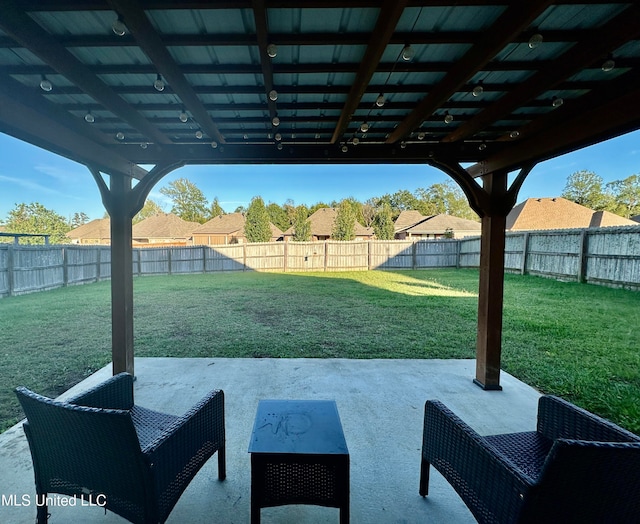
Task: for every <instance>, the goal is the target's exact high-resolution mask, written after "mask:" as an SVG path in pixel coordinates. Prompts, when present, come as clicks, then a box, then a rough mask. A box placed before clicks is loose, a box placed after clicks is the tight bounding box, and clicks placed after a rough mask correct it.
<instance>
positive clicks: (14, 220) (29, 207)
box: [6, 202, 71, 244]
mask: <svg viewBox="0 0 640 524" xmlns="http://www.w3.org/2000/svg"><path fill="white" fill-rule="evenodd" d="M7 218H8V219H7V223H6V229H7V231H8V232H10V233H30V234H35V235H50V236H49V242H50V243H51V244H66V243H68V242H69V239H68V238H67V237H66V236H65V234H66V233H68V232H69V231H70V230H71V227H70V226H69V224H68V223H67V221H66V220H65V218H64V217H63V216H62V215H59V214H58V213H56V212H55V211H53V210H51V209H47V208H46V207H44V206H43V205H42V204H40V203H38V202H32V203H31V204H24V203H23V204H17V205H16V207H15V208H13V209H12V210H11V211H9V214H8V216H7ZM22 242H23V243H25V244H44V238H37V237H34V238H25V239H24V240H22Z"/></svg>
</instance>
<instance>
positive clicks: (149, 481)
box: [16, 373, 226, 524]
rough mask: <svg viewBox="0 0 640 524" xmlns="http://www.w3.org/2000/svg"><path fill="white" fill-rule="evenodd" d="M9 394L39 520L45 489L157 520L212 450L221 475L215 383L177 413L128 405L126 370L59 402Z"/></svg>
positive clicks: (219, 401) (23, 392)
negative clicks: (21, 420)
mask: <svg viewBox="0 0 640 524" xmlns="http://www.w3.org/2000/svg"><path fill="white" fill-rule="evenodd" d="M16 394H17V395H18V399H19V400H20V403H21V404H22V407H23V409H24V412H25V414H26V416H27V421H26V422H25V424H24V430H25V433H26V435H27V438H28V440H29V447H30V449H31V457H32V459H33V469H34V473H35V481H36V495H37V502H38V509H37V511H38V513H37V522H38V523H39V524H44V523H45V522H46V521H47V511H48V509H47V506H46V505H43V504H42V502H43V501H44V500H45V498H46V495H47V494H48V493H59V494H63V495H69V496H71V497H77V498H78V499H79V498H80V497H82V498H83V499H85V500H90V501H91V502H92V503H93V504H94V505H104V506H105V507H106V509H109V510H111V511H113V512H114V513H117V514H118V515H120V516H122V517H124V518H125V519H127V520H129V521H131V522H134V523H138V522H144V523H157V522H164V521H165V520H166V519H167V517H168V516H169V513H170V512H171V510H172V509H173V507H174V506H175V504H176V503H177V502H178V499H179V498H180V496H181V495H182V492H183V491H184V490H185V489H186V487H187V486H188V485H189V483H190V482H191V480H192V479H193V477H194V476H195V475H196V473H197V472H198V471H199V470H200V468H201V467H202V466H203V465H204V463H205V462H206V461H207V460H208V459H209V458H210V457H211V456H212V455H213V454H214V453H215V452H216V451H217V452H218V477H219V479H220V480H224V478H225V475H226V471H225V464H226V463H225V427H224V393H223V392H222V391H213V392H211V393H210V394H209V395H207V396H206V397H205V398H204V399H202V400H201V401H200V402H199V403H198V404H197V405H196V406H194V407H193V408H192V409H191V410H190V411H188V412H187V413H186V414H185V415H183V416H181V417H176V416H173V415H166V414H163V413H158V412H155V411H151V410H149V409H145V408H143V407H140V406H135V405H134V403H133V377H132V376H131V375H129V374H126V373H121V374H119V375H116V376H114V377H111V378H110V379H108V380H107V381H105V382H104V383H102V384H101V385H99V386H97V387H95V388H93V389H91V390H90V391H87V392H86V393H83V394H81V395H79V396H77V397H75V398H73V399H70V400H68V401H66V402H60V401H56V400H51V399H49V398H46V397H43V396H41V395H37V394H36V393H33V392H32V391H30V390H28V389H26V388H24V387H19V388H17V389H16Z"/></svg>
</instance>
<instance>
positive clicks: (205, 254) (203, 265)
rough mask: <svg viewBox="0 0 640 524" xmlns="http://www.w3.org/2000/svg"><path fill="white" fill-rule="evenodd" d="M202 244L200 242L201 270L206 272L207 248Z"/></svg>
mask: <svg viewBox="0 0 640 524" xmlns="http://www.w3.org/2000/svg"><path fill="white" fill-rule="evenodd" d="M206 247H207V246H205V245H204V244H202V272H203V273H206V272H207V250H206Z"/></svg>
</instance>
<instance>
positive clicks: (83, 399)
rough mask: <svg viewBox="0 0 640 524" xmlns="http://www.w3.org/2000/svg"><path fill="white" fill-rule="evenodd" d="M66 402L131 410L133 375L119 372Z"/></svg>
mask: <svg viewBox="0 0 640 524" xmlns="http://www.w3.org/2000/svg"><path fill="white" fill-rule="evenodd" d="M65 402H68V403H69V404H75V405H77V406H88V407H93V408H107V409H122V410H130V409H131V408H132V407H133V377H132V376H131V375H130V374H129V373H119V374H117V375H115V376H113V377H111V378H109V379H107V380H105V381H104V382H102V383H101V384H99V385H97V386H95V387H93V388H91V389H89V390H87V391H85V392H83V393H80V394H78V395H76V396H74V397H72V398H70V399H67V400H65Z"/></svg>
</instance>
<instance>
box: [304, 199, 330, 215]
mask: <svg viewBox="0 0 640 524" xmlns="http://www.w3.org/2000/svg"><path fill="white" fill-rule="evenodd" d="M329 207H331V206H330V205H329V204H326V203H325V202H316V203H315V204H313V205H312V206H311V207H310V208H309V209H308V210H307V216H311V215H313V214H314V213H315V212H316V211H318V209H325V208H329Z"/></svg>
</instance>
